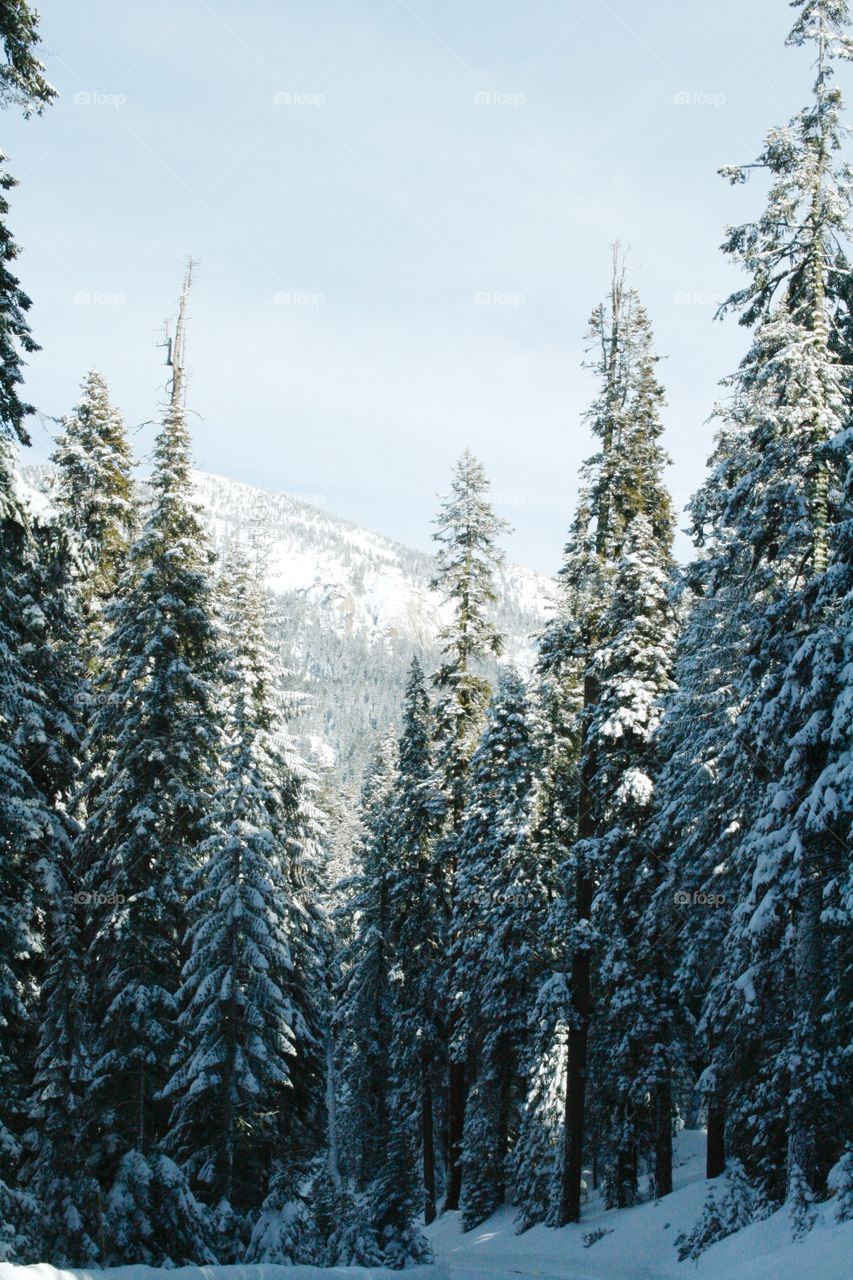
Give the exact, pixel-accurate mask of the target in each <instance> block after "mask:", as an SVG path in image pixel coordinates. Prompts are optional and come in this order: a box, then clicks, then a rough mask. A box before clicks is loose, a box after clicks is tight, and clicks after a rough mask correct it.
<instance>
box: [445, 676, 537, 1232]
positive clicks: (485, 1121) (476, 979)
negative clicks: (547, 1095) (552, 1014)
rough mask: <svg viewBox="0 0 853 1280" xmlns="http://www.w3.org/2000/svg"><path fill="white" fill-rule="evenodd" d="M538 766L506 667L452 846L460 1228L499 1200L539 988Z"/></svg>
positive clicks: (521, 697)
mask: <svg viewBox="0 0 853 1280" xmlns="http://www.w3.org/2000/svg"><path fill="white" fill-rule="evenodd" d="M537 766H538V760H537V753H536V735H535V730H534V723H533V715H532V712H531V709H530V706H529V702H528V698H527V691H526V689H525V686H524V682H523V681H522V679H521V678H520V676H519V675H518V674H517V673H516V672H515V671H513V670H511V669H510V670H507V671H505V672H503V673H502V674H501V677H500V682H499V685H498V689H497V692H496V694H495V696H494V698H493V700H492V703H491V706H490V708H489V712H488V717H487V720H486V726H485V729H484V731H483V736H482V739H481V742H480V745H479V746H478V748H477V750H476V752H475V754H474V756H473V759H472V761H471V769H470V781H469V799H468V805H467V807H466V811H465V821H464V823H463V827H462V831H461V834H460V839H459V853H458V869H457V890H456V899H455V909H454V919H453V930H454V934H455V935H456V936H458V937H459V938H460V945H459V963H458V966H457V970H456V988H457V992H458V995H457V1006H458V1009H459V1030H458V1034H459V1035H460V1037H462V1038H464V1045H465V1050H466V1058H467V1059H468V1061H469V1062H470V1063H471V1065H472V1076H473V1078H472V1084H471V1089H470V1092H469V1096H468V1105H467V1108H466V1115H465V1137H464V1146H463V1169H464V1177H463V1188H464V1191H463V1222H464V1224H465V1225H466V1226H467V1227H471V1226H474V1225H476V1224H477V1223H479V1222H482V1221H483V1220H484V1219H485V1218H487V1217H488V1216H489V1215H490V1214H491V1213H492V1212H493V1211H494V1210H495V1209H496V1208H497V1207H498V1206H499V1205H500V1204H502V1203H503V1202H504V1200H505V1199H506V1189H507V1176H508V1158H509V1155H510V1152H511V1149H512V1146H513V1143H514V1139H515V1136H516V1133H517V1131H518V1124H519V1114H520V1109H521V1106H522V1103H523V1100H524V1094H525V1081H524V1077H523V1074H522V1073H523V1070H524V1067H525V1065H526V1050H527V1039H528V1030H529V1018H530V1009H531V1005H532V1003H533V1000H534V998H535V995H536V990H537V987H538V985H539V983H540V981H541V972H540V957H539V953H538V946H539V937H540V933H541V931H542V927H543V924H544V920H545V916H546V914H547V911H548V905H549V900H550V898H551V896H552V891H553V884H551V883H549V881H548V876H547V872H546V870H545V868H544V867H543V865H542V864H541V863H540V860H539V850H538V848H537V846H536V843H535V841H534V839H533V830H534V820H535V808H536V800H537V795H536V775H537Z"/></svg>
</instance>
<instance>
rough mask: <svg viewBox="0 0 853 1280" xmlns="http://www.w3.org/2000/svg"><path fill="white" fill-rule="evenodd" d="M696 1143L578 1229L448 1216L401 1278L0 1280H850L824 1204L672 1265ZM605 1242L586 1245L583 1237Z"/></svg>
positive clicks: (196, 1273)
mask: <svg viewBox="0 0 853 1280" xmlns="http://www.w3.org/2000/svg"><path fill="white" fill-rule="evenodd" d="M704 1156H705V1135H704V1133H702V1132H700V1131H698V1130H685V1131H684V1132H682V1133H681V1134H680V1135H679V1138H678V1140H677V1142H676V1150H675V1168H674V1183H675V1190H674V1191H673V1193H672V1195H670V1196H667V1197H665V1199H663V1200H660V1201H658V1202H657V1203H656V1204H649V1203H646V1204H640V1205H637V1206H636V1207H635V1208H632V1209H605V1208H604V1207H603V1205H602V1203H601V1201H600V1199H599V1198H598V1196H597V1194H596V1193H593V1194H592V1195H591V1197H590V1201H589V1203H588V1204H586V1205H585V1206H584V1216H583V1221H582V1222H581V1223H580V1224H579V1225H575V1226H569V1227H564V1228H563V1229H562V1230H561V1231H553V1230H550V1229H549V1228H547V1227H533V1228H532V1229H531V1230H530V1231H527V1232H525V1233H524V1234H523V1235H517V1234H516V1220H515V1213H514V1211H513V1210H511V1209H502V1210H500V1211H499V1212H498V1213H496V1214H495V1215H494V1216H493V1217H492V1218H490V1219H489V1220H488V1221H487V1222H485V1223H483V1225H482V1226H480V1227H478V1228H476V1229H475V1230H473V1231H469V1232H467V1233H463V1231H462V1228H461V1223H460V1215H459V1214H457V1213H448V1214H445V1215H443V1216H442V1217H440V1218H438V1219H437V1220H436V1222H435V1223H433V1225H432V1226H431V1227H428V1228H427V1229H426V1234H427V1235H428V1236H429V1238H430V1241H431V1243H432V1246H433V1249H434V1251H435V1254H436V1264H435V1265H434V1266H430V1267H411V1268H408V1269H406V1270H405V1271H403V1272H400V1271H387V1270H384V1269H382V1268H378V1269H377V1268H361V1267H332V1268H328V1269H325V1270H324V1269H322V1268H318V1267H279V1266H271V1265H264V1266H242V1267H241V1266H230V1267H179V1268H176V1269H175V1270H173V1271H168V1272H166V1271H157V1270H156V1269H155V1268H152V1267H143V1266H138V1267H115V1268H112V1269H111V1270H108V1271H105V1272H98V1271H92V1270H87V1271H62V1270H58V1269H56V1268H55V1267H51V1266H47V1265H46V1264H41V1265H39V1266H29V1267H17V1266H12V1265H10V1264H8V1263H4V1264H0V1280H89V1277H98V1280H331V1278H332V1277H335V1276H341V1277H347V1280H393V1278H394V1277H397V1278H398V1280H399V1277H401V1276H403V1277H405V1280H692V1277H696V1280H811V1277H814V1280H850V1275H851V1259H853V1222H846V1223H843V1224H838V1223H836V1221H835V1205H834V1202H833V1201H832V1200H830V1201H828V1202H827V1203H826V1204H824V1205H822V1206H820V1208H819V1211H818V1216H817V1222H816V1224H815V1226H814V1228H813V1229H812V1231H811V1232H810V1233H809V1234H808V1235H807V1236H806V1237H805V1239H804V1240H800V1241H797V1242H794V1241H792V1239H791V1230H790V1224H789V1221H788V1213H787V1210H786V1209H784V1208H783V1209H780V1210H779V1211H778V1212H777V1213H775V1214H773V1216H772V1217H770V1218H766V1219H765V1220H764V1221H763V1222H756V1223H753V1225H752V1226H749V1227H746V1228H745V1229H744V1230H742V1231H739V1232H738V1233H737V1234H736V1235H733V1236H729V1237H728V1239H726V1240H722V1241H720V1242H719V1243H718V1244H716V1245H713V1246H712V1247H711V1248H710V1249H709V1250H708V1251H707V1252H706V1253H704V1254H703V1255H702V1256H701V1257H700V1259H699V1261H698V1263H697V1264H695V1265H694V1264H693V1263H691V1262H679V1261H678V1258H677V1255H676V1250H675V1247H674V1243H673V1242H674V1240H675V1238H676V1236H678V1235H679V1234H680V1233H681V1232H686V1231H688V1230H689V1229H690V1228H691V1227H692V1226H693V1224H694V1223H695V1221H696V1219H697V1218H698V1217H699V1214H700V1211H701V1209H702V1205H703V1204H704V1202H705V1197H706V1194H707V1191H708V1187H709V1185H710V1184H709V1183H708V1182H707V1181H706V1180H705V1179H704V1177H703V1176H702V1174H703V1169H704ZM598 1231H603V1232H606V1233H607V1234H605V1235H603V1236H602V1237H601V1238H600V1239H598V1240H597V1241H595V1242H594V1243H592V1244H589V1245H586V1244H585V1242H584V1241H585V1238H586V1239H587V1240H588V1239H589V1236H590V1233H592V1232H598Z"/></svg>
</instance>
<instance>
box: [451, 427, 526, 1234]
mask: <svg viewBox="0 0 853 1280" xmlns="http://www.w3.org/2000/svg"><path fill="white" fill-rule="evenodd" d="M488 492H489V482H488V479H487V478H486V474H485V471H484V470H483V467H482V464H481V463H480V462H479V461H478V460H477V459H476V458H475V457H474V456H473V454H472V453H471V452H470V451H469V450H467V449H466V450H465V452H464V453H463V454H462V456H461V457H460V459H459V461H458V462H457V464H456V466H455V468H454V472H453V480H452V482H451V487H450V494H449V495H448V497H447V498H446V499H445V500H444V503H443V505H442V508H441V511H440V512H439V515H438V517H437V519H436V526H437V528H436V532H435V534H434V535H433V537H434V538H435V541H436V542H437V543H438V553H437V571H436V576H435V579H434V581H433V587H434V588H435V589H437V590H438V591H440V593H441V595H442V598H443V599H444V601H445V602H446V603H447V604H449V605H450V606H451V607H452V610H453V617H452V619H451V621H450V622H449V623H448V625H447V626H446V627H444V628H443V629H442V631H441V632H440V634H439V643H440V645H441V649H442V655H443V656H442V662H441V665H440V666H439V668H438V670H437V672H436V673H435V675H434V677H433V684H434V686H435V688H436V690H437V691H438V698H437V705H436V744H437V748H436V766H437V770H438V775H439V777H440V779H441V784H442V789H443V792H444V796H445V800H446V803H447V820H446V830H445V835H444V838H443V840H442V843H441V857H442V862H443V865H444V875H445V879H446V882H447V886H448V887H447V901H448V905H449V910H450V912H451V913H452V910H453V898H454V894H455V888H454V882H455V877H456V856H457V855H456V846H457V842H458V838H459V833H460V831H461V829H462V823H463V820H464V812H465V800H466V795H465V789H466V780H467V776H468V766H469V762H470V759H471V756H472V754H473V752H474V750H475V748H476V744H477V739H478V736H479V733H480V729H481V727H482V722H483V715H484V713H485V708H486V705H487V703H488V700H489V697H490V694H491V689H490V687H489V683H488V681H487V680H486V679H485V677H484V676H483V675H482V673H481V671H480V670H478V664H480V663H482V661H483V659H485V658H487V657H488V656H490V655H494V656H499V655H500V653H501V650H502V640H501V637H500V635H499V633H498V631H497V629H496V628H495V626H494V623H493V622H492V620H491V618H490V611H491V608H492V606H493V605H494V603H495V600H496V595H495V581H494V576H495V571H496V570H497V569H499V568H500V566H501V565H502V564H503V559H504V557H503V552H502V551H501V549H500V548H499V546H498V544H497V538H498V537H499V536H500V535H501V534H502V533H505V532H506V531H507V530H508V527H509V526H508V525H507V523H506V521H505V520H503V519H501V518H500V517H499V516H498V515H496V513H495V511H494V510H493V508H492V506H491V504H490V502H489V498H488ZM448 926H449V921H448ZM445 952H446V955H445V989H446V990H447V991H448V992H452V991H453V990H454V985H455V978H454V970H455V965H456V952H457V942H456V940H455V939H454V938H453V937H452V935H451V934H450V933H448V937H447V939H446V941H445ZM447 1036H448V1044H447V1053H448V1058H449V1065H448V1090H447V1112H448V1114H447V1152H446V1164H447V1171H448V1172H447V1190H446V1193H445V1197H444V1207H445V1209H458V1208H459V1201H460V1196H461V1192H462V1163H461V1159H462V1141H463V1131H464V1126H465V1090H466V1079H465V1062H464V1060H463V1059H461V1058H460V1057H459V1053H461V1046H460V1048H459V1051H458V1052H457V1049H456V1048H455V1046H454V1040H455V1026H454V1015H453V1013H452V1010H451V1017H450V1019H449V1024H448V1031H447Z"/></svg>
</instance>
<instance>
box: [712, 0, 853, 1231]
mask: <svg viewBox="0 0 853 1280" xmlns="http://www.w3.org/2000/svg"><path fill="white" fill-rule="evenodd" d="M796 8H797V9H798V10H799V12H798V16H797V19H796V22H795V24H794V27H793V30H792V32H791V34H790V36H789V43H790V44H793V45H795V46H801V45H812V46H813V47H814V48H815V51H816V71H815V82H814V90H813V97H812V101H811V103H810V104H809V105H808V106H807V107H806V108H805V109H804V110H803V111H801V112H800V113H799V114H798V115H797V116H796V117H795V118H794V119H793V121H792V122H791V123H790V124H789V125H788V126H787V127H786V128H785V129H781V130H774V131H772V132H771V133H770V135H769V136H768V139H767V142H766V144H765V148H764V150H763V152H762V154H761V156H760V157H759V160H758V162H757V164H758V166H759V167H761V168H763V169H765V170H766V171H768V173H769V176H770V192H769V196H768V202H767V207H766V210H765V212H764V213H763V214H762V216H761V217H760V218H759V219H758V220H757V221H756V222H754V223H748V224H746V225H745V226H742V227H738V228H735V229H734V230H733V231H731V232H730V234H729V236H728V239H727V241H726V243H725V246H724V248H725V249H726V250H727V251H728V252H729V253H730V254H731V255H732V256H733V257H734V258H735V260H736V261H738V262H739V263H740V264H741V265H742V266H743V267H744V269H745V270H746V271H747V273H748V276H749V280H748V283H747V284H746V286H745V287H744V288H743V289H742V290H740V291H738V292H737V293H735V294H734V295H733V296H732V298H731V299H730V300H729V302H728V304H727V307H730V308H733V309H735V310H739V311H740V313H741V321H742V323H744V324H746V325H749V326H751V327H753V329H754V333H753V340H752V344H751V347H750V350H749V352H748V353H747V355H746V357H745V358H744V360H743V362H742V363H741V366H740V368H739V370H738V372H737V373H736V374H735V376H734V377H733V379H732V380H731V384H732V386H733V391H734V396H733V404H732V408H731V409H730V410H729V411H728V412H727V413H726V414H725V417H724V426H723V432H722V435H721V442H720V445H719V446H718V451H717V460H716V466H715V468H714V470H713V471H712V474H711V476H710V477H709V480H708V481H707V482H706V485H705V487H704V493H703V495H702V501H701V506H700V510H701V513H702V516H703V520H704V530H703V533H704V539H705V543H706V550H705V551H704V556H703V558H704V561H705V568H706V576H707V577H716V579H717V580H719V579H720V578H722V577H723V576H726V577H727V578H728V581H729V584H730V585H729V590H730V591H731V590H732V589H733V588H734V590H735V592H736V594H737V597H738V601H737V603H738V606H739V613H740V616H741V618H742V619H744V622H745V625H744V628H743V644H742V648H741V651H740V659H741V662H742V663H743V666H744V673H743V675H742V677H741V679H740V680H739V682H738V688H737V702H738V704H739V705H738V712H739V714H738V718H737V721H736V723H735V726H734V730H733V731H732V732H731V733H730V734H729V735H728V738H729V740H728V744H727V746H726V749H725V753H724V755H723V756H722V757H721V760H722V764H723V768H722V770H721V774H722V776H721V778H720V782H719V785H720V786H721V787H722V788H723V790H724V791H728V792H729V793H731V794H737V793H738V791H739V790H740V794H741V796H742V799H743V803H742V804H741V805H740V813H738V814H737V815H736V816H737V818H738V820H739V833H738V840H737V841H735V842H734V848H733V850H732V853H733V858H732V861H731V863H730V865H731V866H732V867H733V873H732V876H731V881H732V882H733V892H734V896H735V906H734V910H733V912H732V917H731V922H730V925H729V928H728V931H727V936H726V939H725V942H724V945H723V947H722V951H721V959H720V962H719V964H718V965H717V966H716V968H715V971H714V974H713V978H712V982H711V985H710V991H709V993H708V996H707V999H706V1000H705V1002H704V1007H703V1011H702V1022H701V1026H702V1029H703V1030H704V1032H705V1037H706V1040H707V1042H708V1044H709V1046H710V1048H711V1053H712V1057H711V1061H710V1063H709V1075H710V1077H711V1079H712V1081H713V1083H714V1087H715V1088H716V1089H717V1090H718V1091H721V1092H722V1093H723V1095H724V1096H725V1098H726V1103H727V1112H728V1123H727V1129H728V1138H729V1141H730V1143H731V1146H732V1148H733V1150H734V1152H735V1154H736V1155H737V1156H738V1157H739V1158H741V1159H742V1161H743V1164H744V1166H745V1167H746V1170H747V1174H748V1175H749V1176H750V1177H754V1176H756V1175H757V1176H759V1177H760V1178H761V1179H762V1181H763V1183H764V1187H765V1189H766V1191H767V1192H768V1193H769V1195H770V1197H771V1198H773V1199H779V1198H781V1197H782V1196H783V1195H784V1194H785V1191H786V1183H787V1190H788V1193H789V1194H790V1195H791V1196H792V1197H794V1198H795V1199H797V1198H799V1199H800V1200H803V1205H804V1197H807V1196H811V1195H814V1194H815V1193H817V1194H820V1193H821V1191H822V1189H823V1187H824V1185H825V1178H826V1174H827V1171H828V1169H829V1167H830V1165H831V1164H832V1163H834V1160H835V1159H837V1156H838V1154H840V1151H839V1146H838V1142H839V1138H838V1132H839V1129H838V1116H839V1114H840V1109H841V1108H842V1107H843V1102H842V1098H843V1096H844V1094H845V1092H847V1093H849V1086H846V1085H845V1079H844V1068H843V1066H842V1061H843V1052H842V1051H841V1050H840V1046H839V1045H838V1043H837V1041H836V1039H835V1030H834V1026H833V1022H832V1018H831V1017H828V1005H829V1007H834V1002H835V1000H836V998H837V996H836V994H835V993H836V992H837V990H838V987H837V968H838V965H837V962H838V958H839V957H840V956H841V955H843V945H842V942H841V939H842V937H843V936H844V935H845V933H846V931H847V929H848V927H849V925H848V923H847V920H848V918H847V917H846V916H845V913H844V909H843V908H842V909H841V912H840V914H837V913H836V909H835V908H834V907H832V908H831V907H830V906H829V903H830V902H833V903H834V902H835V900H836V899H837V900H839V901H840V900H841V899H840V897H839V895H841V894H842V892H843V891H842V890H841V887H840V886H841V884H842V882H843V879H844V875H845V874H846V873H845V872H843V871H842V870H841V863H843V861H844V859H843V854H842V848H843V845H842V843H840V842H843V841H844V839H845V831H844V819H843V811H844V804H843V803H842V804H840V805H839V804H838V803H837V801H833V803H832V804H830V805H829V806H821V807H820V809H819V811H816V812H812V811H811V810H810V809H809V807H808V804H806V805H805V807H804V806H803V796H804V795H808V794H810V792H811V789H812V786H814V785H817V780H818V779H819V778H820V777H821V776H822V774H823V772H824V769H825V768H826V767H828V766H829V765H830V764H831V763H832V760H833V758H834V756H835V752H836V751H837V750H838V749H839V746H840V742H839V740H838V739H835V738H834V737H833V733H832V730H831V728H830V726H831V724H832V723H833V712H832V708H833V705H834V698H835V696H836V695H835V693H834V692H833V690H834V689H835V690H837V688H838V677H837V675H836V674H835V664H836V663H837V662H838V661H840V660H841V658H842V650H843V646H842V642H841V640H840V638H839V637H838V635H837V633H836V632H835V625H836V624H835V619H836V618H837V616H838V612H839V597H838V596H837V595H836V594H835V592H836V590H837V589H838V587H839V585H840V584H841V583H842V582H843V580H844V573H843V571H842V570H841V563H842V562H840V561H838V560H837V558H836V557H837V555H838V554H839V550H838V549H840V548H841V547H842V546H843V545H844V543H843V539H839V537H838V532H837V531H838V528H839V525H840V523H841V522H842V521H843V519H844V517H845V506H844V500H843V498H842V494H843V469H844V441H845V440H846V435H845V432H846V428H847V421H848V417H849V395H850V390H849V387H850V348H849V342H848V336H849V332H850V318H849V283H848V266H847V260H846V258H845V255H844V247H843V246H844V242H845V239H846V236H847V234H848V215H849V203H850V198H849V191H850V186H849V174H848V170H847V168H846V166H844V165H843V164H842V163H841V162H840V161H839V159H838V151H839V149H840V146H841V139H842V126H841V120H840V112H841V98H840V94H839V92H838V90H837V89H836V88H835V87H834V86H833V84H832V73H833V63H834V61H835V60H836V59H837V58H839V57H841V58H849V57H850V56H851V53H853V44H851V40H850V37H849V35H848V34H847V27H848V23H849V15H848V12H847V6H846V5H845V4H843V3H836V2H835V0H802V2H801V3H798V4H797V5H796ZM726 172H727V173H728V175H729V176H730V177H731V178H732V180H734V181H740V180H742V179H743V178H744V177H745V172H746V171H745V170H744V169H742V168H732V169H729V170H727V171H726ZM744 547H746V548H749V556H748V559H747V558H745V557H744V554H743V551H742V548H744ZM842 554H843V553H842ZM745 761H748V762H749V768H748V769H746V770H744V762H745ZM737 771H745V772H746V773H747V774H748V779H749V785H748V787H746V789H744V787H743V784H741V785H740V787H738V784H737V783H736V782H733V781H732V776H733V774H735V773H736V772H737ZM803 1205H801V1208H803V1213H804V1214H805V1208H804V1207H803ZM805 1216H806V1217H807V1216H808V1215H807V1214H805Z"/></svg>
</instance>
